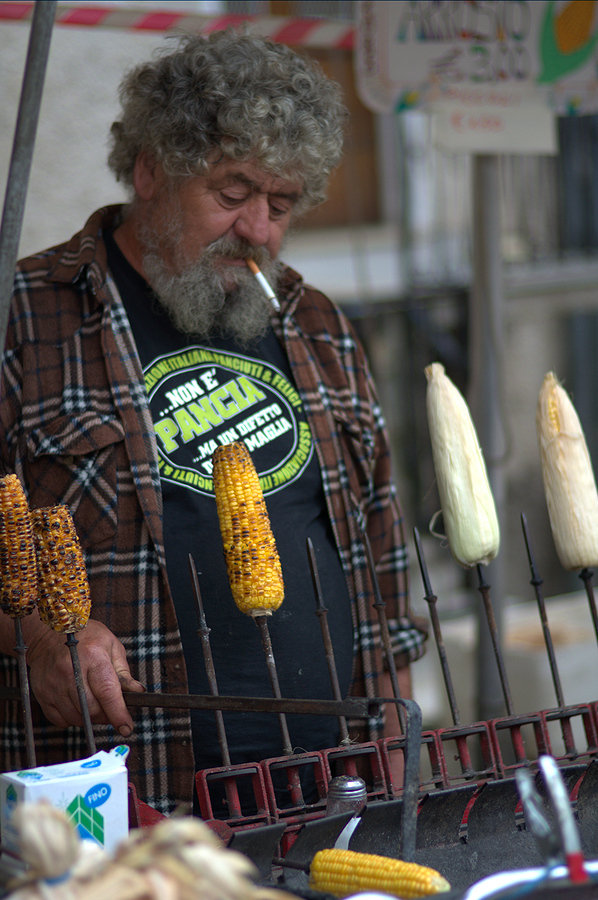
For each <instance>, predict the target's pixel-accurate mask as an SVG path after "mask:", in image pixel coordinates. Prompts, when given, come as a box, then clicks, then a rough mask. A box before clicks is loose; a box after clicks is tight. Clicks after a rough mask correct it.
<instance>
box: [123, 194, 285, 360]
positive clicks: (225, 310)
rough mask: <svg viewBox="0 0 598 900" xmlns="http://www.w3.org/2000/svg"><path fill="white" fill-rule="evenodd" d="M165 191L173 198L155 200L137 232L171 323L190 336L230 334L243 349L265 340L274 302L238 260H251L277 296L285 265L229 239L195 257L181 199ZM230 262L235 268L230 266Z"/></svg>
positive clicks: (145, 262)
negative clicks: (187, 246)
mask: <svg viewBox="0 0 598 900" xmlns="http://www.w3.org/2000/svg"><path fill="white" fill-rule="evenodd" d="M164 190H165V191H166V190H167V193H168V196H167V197H165V196H164V193H161V194H160V196H159V197H157V198H156V199H155V200H153V201H150V203H149V205H148V208H146V210H145V214H144V215H143V216H138V217H137V226H136V232H137V239H138V241H139V244H140V246H141V248H142V259H143V269H144V273H145V277H146V279H147V281H148V282H149V284H150V285H151V287H152V289H153V291H154V293H155V294H156V297H157V300H158V302H159V303H160V305H161V306H162V307H163V308H164V309H165V310H166V311H167V312H168V314H169V316H170V319H171V321H172V323H173V324H174V326H175V327H176V328H177V329H178V330H179V331H181V332H182V333H183V334H186V335H193V336H194V337H199V338H210V337H215V336H218V335H220V336H228V337H231V338H234V339H235V340H236V341H237V342H238V343H239V344H241V345H247V344H249V343H251V342H252V341H255V340H256V339H258V338H260V337H262V336H263V335H264V334H265V333H266V331H267V329H268V326H269V321H270V311H271V303H270V300H268V299H267V298H266V297H265V295H264V292H263V290H262V288H261V287H260V285H259V284H258V282H257V281H256V279H255V277H254V276H253V275H252V274H251V272H250V270H249V269H248V268H247V266H246V265H245V264H243V265H238V262H239V261H240V260H245V259H246V258H247V257H249V256H251V257H252V258H253V259H254V260H255V262H256V263H257V264H258V265H259V267H260V269H261V270H262V272H263V274H264V276H265V277H266V279H267V280H268V281H269V282H270V284H271V285H272V287H273V289H274V291H275V293H276V291H277V287H278V283H279V279H280V272H281V268H282V267H281V265H280V263H278V262H276V261H275V260H273V259H272V258H271V256H270V254H269V253H268V251H267V250H266V249H265V248H263V247H253V246H251V245H250V244H249V242H247V241H245V240H243V239H241V238H237V237H234V236H233V237H231V236H227V235H223V236H222V237H220V238H217V239H216V240H214V241H213V242H212V243H210V244H209V245H208V246H207V248H206V249H204V250H202V251H200V252H199V253H198V254H196V258H195V259H193V258H190V256H191V254H189V253H188V252H187V253H185V252H184V251H183V249H182V248H183V246H184V241H183V240H182V238H183V233H184V230H183V216H182V213H181V208H180V204H179V202H178V196H177V194H176V191H175V190H173V189H172V187H170V188H169V189H166V188H165V189H164ZM165 209H167V211H168V212H167V215H166V216H165V215H164V211H165ZM158 210H159V215H158V214H157V212H158ZM154 213H156V214H154ZM165 223H166V224H165ZM227 260H230V261H231V264H228V265H227V263H226V261H227ZM233 261H234V263H235V264H232V262H233Z"/></svg>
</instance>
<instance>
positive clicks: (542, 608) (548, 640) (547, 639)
mask: <svg viewBox="0 0 598 900" xmlns="http://www.w3.org/2000/svg"><path fill="white" fill-rule="evenodd" d="M521 527H522V528H523V538H524V540H525V549H526V551H527V558H528V561H529V569H530V574H531V576H532V577H531V579H530V584H531V585H532V587H533V588H534V592H535V594H536V602H537V604H538V611H539V613H540V621H541V623H542V633H543V635H544V643H545V644H546V652H547V653H548V662H549V663H550V672H551V674H552V682H553V684H554V690H555V693H556V699H557V703H558V705H559V706H564V705H565V699H564V696H563V688H562V686H561V679H560V676H559V670H558V667H557V664H556V656H555V653H554V644H553V643H552V635H551V633H550V627H549V625H548V616H547V615H546V603H545V602H544V595H543V593H542V590H541V588H542V584H543V581H542V578H540V576H539V574H538V570H537V568H536V563H535V560H534V553H533V550H532V545H531V540H530V536H529V530H528V527H527V519H526V517H525V514H524V513H521Z"/></svg>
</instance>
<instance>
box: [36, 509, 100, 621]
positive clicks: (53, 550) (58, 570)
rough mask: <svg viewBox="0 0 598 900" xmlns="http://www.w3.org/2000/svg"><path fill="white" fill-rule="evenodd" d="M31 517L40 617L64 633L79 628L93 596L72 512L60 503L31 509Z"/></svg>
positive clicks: (86, 619)
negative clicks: (35, 551) (37, 575)
mask: <svg viewBox="0 0 598 900" xmlns="http://www.w3.org/2000/svg"><path fill="white" fill-rule="evenodd" d="M31 519H32V522H33V533H34V537H35V546H36V550H37V565H38V573H39V601H38V611H39V617H40V619H41V620H42V622H45V623H46V625H49V626H50V628H52V629H53V630H54V631H57V632H60V633H62V634H68V633H72V632H75V631H80V630H81V629H82V628H84V627H85V626H86V625H87V621H88V619H89V613H90V610H91V599H90V595H89V582H88V580H87V571H86V569H85V562H84V560H83V553H82V552H81V545H80V543H79V537H78V535H77V530H76V528H75V523H74V522H73V519H72V516H71V514H70V512H69V510H68V508H67V507H66V506H64V505H62V504H59V505H58V506H50V507H44V508H42V509H34V510H32V512H31Z"/></svg>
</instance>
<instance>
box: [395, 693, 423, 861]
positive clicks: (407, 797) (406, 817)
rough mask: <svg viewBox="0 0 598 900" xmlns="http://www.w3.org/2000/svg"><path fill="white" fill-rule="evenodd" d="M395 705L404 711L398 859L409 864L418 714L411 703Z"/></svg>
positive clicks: (414, 820) (416, 774) (412, 847)
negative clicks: (401, 799) (403, 762)
mask: <svg viewBox="0 0 598 900" xmlns="http://www.w3.org/2000/svg"><path fill="white" fill-rule="evenodd" d="M396 703H397V704H398V705H400V706H401V707H403V709H404V711H405V717H404V718H405V750H404V759H405V769H404V773H403V806H402V812H401V831H400V835H399V859H404V860H405V861H406V862H412V861H413V859H414V858H415V844H416V836H417V804H418V795H419V758H420V751H421V736H422V713H421V709H420V707H419V705H418V704H417V703H416V702H415V700H402V699H400V698H398V697H397V699H396Z"/></svg>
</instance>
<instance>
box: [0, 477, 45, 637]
mask: <svg viewBox="0 0 598 900" xmlns="http://www.w3.org/2000/svg"><path fill="white" fill-rule="evenodd" d="M36 602H37V566H36V561H35V544H34V541H33V530H32V525H31V515H30V512H29V505H28V503H27V498H26V497H25V492H24V491H23V488H22V486H21V482H20V481H19V479H18V477H17V476H16V475H5V476H4V477H3V478H0V609H2V611H3V612H5V613H6V614H7V615H9V616H10V617H11V618H13V619H16V618H21V617H22V616H27V615H29V613H31V612H32V611H33V610H34V609H35V604H36Z"/></svg>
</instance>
